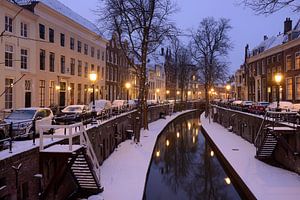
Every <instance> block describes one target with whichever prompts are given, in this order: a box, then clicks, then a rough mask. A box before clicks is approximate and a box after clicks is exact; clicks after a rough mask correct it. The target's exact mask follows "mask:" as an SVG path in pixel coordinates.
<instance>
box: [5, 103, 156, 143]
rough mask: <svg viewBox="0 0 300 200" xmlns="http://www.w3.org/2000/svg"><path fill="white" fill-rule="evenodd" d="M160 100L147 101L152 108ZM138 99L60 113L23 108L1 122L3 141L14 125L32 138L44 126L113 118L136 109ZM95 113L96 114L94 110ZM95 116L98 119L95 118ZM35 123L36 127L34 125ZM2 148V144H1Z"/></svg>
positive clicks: (69, 108) (18, 133)
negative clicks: (34, 132)
mask: <svg viewBox="0 0 300 200" xmlns="http://www.w3.org/2000/svg"><path fill="white" fill-rule="evenodd" d="M158 103H160V102H158V101H157V100H147V105H148V106H153V105H156V104H158ZM137 104H138V100H137V99H134V100H128V101H127V100H114V101H113V102H111V101H109V100H104V99H101V100H95V105H94V104H93V102H91V103H90V104H89V105H69V106H67V107H65V108H63V109H62V110H59V111H56V110H55V109H50V108H39V107H30V108H19V109H16V110H14V111H12V112H11V113H10V114H9V115H8V116H7V117H5V118H4V120H0V141H1V140H3V139H5V138H7V137H9V129H10V124H12V132H13V135H14V136H20V137H25V136H26V137H32V133H33V130H34V127H36V128H35V131H36V133H39V129H38V128H37V127H39V126H40V125H51V124H73V123H76V122H84V123H85V124H87V123H89V122H91V120H92V118H93V117H96V118H98V119H99V118H101V119H103V118H109V117H110V116H112V115H117V114H120V113H122V112H125V111H129V110H132V109H135V108H136V107H137ZM93 110H94V111H95V113H93V112H92V111H93ZM93 115H95V116H93ZM33 123H35V126H34V125H33ZM0 145H1V144H0Z"/></svg>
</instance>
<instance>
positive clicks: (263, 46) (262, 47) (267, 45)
mask: <svg viewBox="0 0 300 200" xmlns="http://www.w3.org/2000/svg"><path fill="white" fill-rule="evenodd" d="M292 32H300V19H299V20H298V22H297V23H296V25H295V26H294V28H293V29H292ZM299 37H300V35H299V34H296V35H295V37H294V35H293V39H297V38H299ZM288 40H289V39H288V34H283V33H282V34H279V35H277V36H272V37H270V38H267V39H266V40H264V41H262V42H261V43H260V44H259V45H257V46H256V47H255V48H253V50H252V53H253V55H256V54H258V53H261V52H263V51H266V50H268V49H271V48H273V47H276V46H279V45H282V44H284V43H286V42H288Z"/></svg>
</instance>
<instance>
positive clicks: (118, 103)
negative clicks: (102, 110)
mask: <svg viewBox="0 0 300 200" xmlns="http://www.w3.org/2000/svg"><path fill="white" fill-rule="evenodd" d="M127 106H128V103H127V101H126V100H114V101H113V103H112V106H111V108H112V109H113V110H118V111H119V110H123V109H125V108H127Z"/></svg>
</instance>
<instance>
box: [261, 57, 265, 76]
mask: <svg viewBox="0 0 300 200" xmlns="http://www.w3.org/2000/svg"><path fill="white" fill-rule="evenodd" d="M261 74H266V62H265V60H262V61H261Z"/></svg>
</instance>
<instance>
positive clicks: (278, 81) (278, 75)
mask: <svg viewBox="0 0 300 200" xmlns="http://www.w3.org/2000/svg"><path fill="white" fill-rule="evenodd" d="M274 79H275V82H276V84H277V111H279V88H280V83H281V80H282V75H281V73H277V74H275V77H274Z"/></svg>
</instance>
